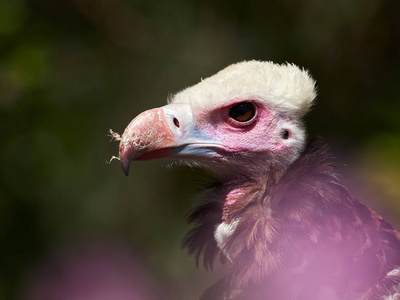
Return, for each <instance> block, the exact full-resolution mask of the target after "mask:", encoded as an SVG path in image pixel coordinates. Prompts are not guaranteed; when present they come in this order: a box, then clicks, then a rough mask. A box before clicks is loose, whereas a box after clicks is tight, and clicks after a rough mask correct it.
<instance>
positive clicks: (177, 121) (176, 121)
mask: <svg viewBox="0 0 400 300" xmlns="http://www.w3.org/2000/svg"><path fill="white" fill-rule="evenodd" d="M174 124H175V126H176V127H178V128H179V120H178V119H177V118H174Z"/></svg>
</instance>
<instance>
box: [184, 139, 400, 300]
mask: <svg viewBox="0 0 400 300" xmlns="http://www.w3.org/2000/svg"><path fill="white" fill-rule="evenodd" d="M335 169H336V166H335V162H334V160H333V159H332V157H331V155H330V153H329V151H328V150H327V147H326V146H324V145H322V144H321V142H319V141H314V142H311V143H309V144H308V145H307V147H306V149H305V151H304V153H303V154H302V155H301V156H300V157H299V158H298V159H297V160H296V161H295V162H294V163H293V164H292V165H291V166H290V167H289V168H288V169H287V171H286V172H285V173H284V174H283V175H282V176H281V177H280V178H278V179H271V178H269V177H260V176H255V177H253V178H247V177H246V178H237V179H236V180H235V188H237V187H238V184H239V183H240V182H241V183H242V185H241V188H242V190H244V191H245V193H243V194H241V196H240V197H241V198H240V201H236V202H234V203H233V204H230V205H229V204H227V203H228V201H227V198H226V195H227V194H229V192H228V191H230V190H231V187H230V184H229V183H228V184H218V185H216V186H215V187H214V188H213V190H212V191H210V192H208V193H209V194H208V195H207V196H206V198H207V202H206V204H203V205H201V206H199V207H198V208H196V209H195V210H194V211H193V212H192V213H191V215H190V216H189V219H188V221H189V222H195V223H196V224H197V226H196V227H195V228H194V229H192V231H191V232H190V233H189V235H188V236H187V237H186V240H185V246H186V247H187V248H188V249H189V252H190V253H192V254H194V255H196V257H197V260H199V259H200V256H201V255H202V254H203V256H204V257H203V259H204V264H205V265H206V266H207V267H212V262H213V260H214V258H215V257H217V256H218V255H219V256H221V255H220V251H221V250H220V249H219V248H218V247H216V244H215V241H214V238H213V237H214V231H215V228H216V226H217V225H218V224H219V223H220V222H221V220H225V222H227V223H229V222H232V220H240V222H238V224H237V226H236V229H235V231H234V232H233V234H232V235H231V236H230V237H229V239H228V240H227V241H226V243H225V244H224V245H223V247H222V250H223V251H226V252H227V253H229V257H230V259H231V262H227V263H228V264H229V268H230V269H231V271H230V272H229V275H228V276H227V277H226V278H224V279H223V280H222V281H221V282H219V283H218V284H217V285H216V286H215V287H213V288H212V289H211V290H210V291H212V294H213V295H214V296H216V295H217V294H218V293H217V292H216V290H220V294H219V297H220V298H216V299H271V300H273V299H309V300H311V299H341V300H344V299H349V300H351V299H361V297H363V298H362V299H363V300H366V299H384V298H382V295H384V291H386V292H387V294H388V293H390V292H392V293H394V291H395V289H396V284H397V286H399V278H400V276H399V275H400V272H397V273H396V272H393V273H392V274H390V273H389V272H391V271H392V270H395V269H396V268H397V267H398V266H399V265H400V235H399V233H398V232H397V231H395V230H394V229H393V228H392V227H391V226H390V225H389V224H388V223H387V222H385V221H384V220H383V219H382V218H381V217H380V216H379V215H378V214H377V213H376V212H374V211H372V210H371V209H369V208H368V207H366V206H365V205H364V204H362V203H360V202H359V201H358V200H356V199H355V198H353V197H352V196H351V195H350V194H349V192H348V190H347V189H346V188H345V187H344V186H343V184H342V183H341V182H340V180H339V179H338V176H337V175H336V173H335ZM388 274H389V275H388ZM371 287H374V288H371ZM210 291H209V292H208V294H210ZM363 294H364V296H362V295H363ZM376 294H379V295H381V298H373V296H372V295H376ZM206 295H207V294H206ZM208 297H210V296H208ZM204 299H206V298H204ZM210 299H211V298H210Z"/></svg>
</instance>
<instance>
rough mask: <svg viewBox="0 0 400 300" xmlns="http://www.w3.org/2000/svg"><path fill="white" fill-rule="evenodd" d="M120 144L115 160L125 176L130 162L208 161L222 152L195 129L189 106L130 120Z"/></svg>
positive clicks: (162, 109) (170, 107) (154, 111)
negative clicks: (173, 159)
mask: <svg viewBox="0 0 400 300" xmlns="http://www.w3.org/2000/svg"><path fill="white" fill-rule="evenodd" d="M117 139H119V140H120V145H119V159H120V161H121V166H122V169H123V171H124V173H125V175H127V176H128V174H129V165H130V162H131V161H132V160H150V159H156V158H164V157H172V158H180V159H190V160H209V159H215V158H217V157H220V156H221V153H222V152H224V151H226V149H225V147H224V146H223V145H221V143H219V142H218V141H216V140H215V139H213V138H210V136H209V135H208V134H206V133H204V132H202V131H201V130H199V129H198V128H197V127H196V121H195V119H194V118H193V115H192V109H191V107H190V105H189V104H183V103H179V104H178V103H176V104H169V105H165V106H163V107H160V108H154V109H150V110H148V111H145V112H143V113H141V114H140V115H138V116H137V117H136V118H134V119H133V120H132V121H131V122H130V124H129V125H128V126H127V127H126V129H125V131H124V133H123V135H122V137H119V136H117Z"/></svg>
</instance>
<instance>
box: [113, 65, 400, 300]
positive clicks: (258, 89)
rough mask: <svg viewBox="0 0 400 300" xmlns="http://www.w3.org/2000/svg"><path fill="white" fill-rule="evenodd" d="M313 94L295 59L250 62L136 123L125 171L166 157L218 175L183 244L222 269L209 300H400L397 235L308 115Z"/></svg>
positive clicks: (125, 142) (128, 138)
mask: <svg viewBox="0 0 400 300" xmlns="http://www.w3.org/2000/svg"><path fill="white" fill-rule="evenodd" d="M315 97H316V87H315V81H314V80H313V79H312V77H311V76H310V74H309V72H308V71H306V70H304V69H302V68H299V67H297V66H296V65H294V64H289V63H286V64H275V63H273V62H262V61H244V62H240V63H236V64H233V65H230V66H228V67H227V68H225V69H223V70H222V71H220V72H218V73H217V74H215V75H213V76H211V77H209V78H206V79H202V80H201V81H200V82H199V83H198V84H196V85H194V86H191V87H189V88H186V89H184V90H182V91H180V92H179V93H177V94H175V95H173V96H171V97H170V99H169V101H168V104H167V105H165V106H162V107H159V108H154V109H150V110H147V111H145V112H143V113H141V114H139V115H138V116H137V117H136V118H134V119H133V120H132V121H131V122H130V123H129V125H128V126H127V127H126V129H125V131H124V133H123V134H122V135H119V134H118V133H115V132H113V131H111V133H112V134H113V136H114V137H115V138H116V139H117V140H118V141H119V143H120V144H119V157H118V159H119V160H120V162H121V165H122V169H123V171H124V172H125V174H126V175H128V173H129V166H130V163H131V161H139V160H151V159H157V158H169V159H171V160H173V161H180V162H183V163H187V164H189V165H196V166H200V167H202V168H205V169H208V170H211V171H212V172H213V173H215V175H216V178H217V179H218V180H217V182H215V183H213V184H212V185H210V186H209V187H208V188H207V189H205V191H204V192H203V194H202V195H201V196H200V197H199V198H200V199H199V202H200V203H199V206H198V207H197V208H195V209H193V210H192V211H191V212H190V213H189V215H188V221H189V223H191V224H192V226H193V227H192V229H191V230H190V231H189V233H188V234H187V236H186V237H185V239H184V241H183V244H184V246H185V247H186V248H187V249H188V251H189V253H190V254H192V255H194V256H195V258H196V261H197V262H199V261H200V262H202V263H203V264H204V266H205V267H206V268H212V266H213V262H214V260H215V259H216V258H218V259H220V260H221V261H222V262H223V263H224V264H225V266H226V275H224V277H223V278H222V279H220V280H219V281H218V282H217V283H215V284H214V285H213V286H211V287H210V288H209V289H207V290H206V291H205V293H204V295H203V296H202V299H204V300H212V299H219V300H228V299H229V300H233V299H235V300H239V299H240V300H241V299H245V300H247V299H248V300H264V299H266V300H395V299H400V234H399V232H398V231H396V230H394V229H393V227H392V226H391V225H390V224H389V223H388V222H386V221H385V220H384V219H383V218H382V217H381V216H380V215H378V214H377V213H376V212H375V211H373V210H372V209H370V208H369V207H367V206H366V205H364V204H363V203H361V202H360V201H358V200H357V199H355V198H354V197H353V196H352V195H351V194H350V193H349V191H348V189H347V188H346V187H345V186H344V185H343V183H342V182H341V181H340V179H339V178H338V174H337V163H336V162H335V160H334V159H333V158H332V154H331V153H330V151H329V149H328V148H327V146H326V145H325V143H324V142H322V141H321V139H317V140H313V141H310V142H307V141H306V131H305V127H304V124H303V121H302V118H303V116H304V115H305V114H306V113H307V112H308V111H309V110H310V107H311V106H312V105H313V101H314V99H315Z"/></svg>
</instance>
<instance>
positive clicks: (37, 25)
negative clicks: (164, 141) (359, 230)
mask: <svg viewBox="0 0 400 300" xmlns="http://www.w3.org/2000/svg"><path fill="white" fill-rule="evenodd" d="M399 11H400V1H396V0H392V1H390V0H354V1H347V0H338V1H319V0H307V1H291V0H269V1H265V0H263V1H209V0H206V1H204V0H203V1H187V0H168V1H161V0H64V1H54V0H31V1H29V0H0V45H1V48H0V49H1V50H0V51H1V52H0V124H1V148H0V155H1V156H0V159H1V163H0V182H1V183H0V261H1V267H0V299H38V300H39V299H40V300H44V299H65V300H77V299H113V300H122V299H124V300H125V299H133V300H137V299H145V300H147V299H177V300H180V299H182V300H183V299H185V300H186V299H197V298H198V296H199V295H200V294H201V292H202V290H204V289H205V288H206V286H208V285H210V284H211V282H213V281H215V280H216V278H217V277H218V273H219V272H218V271H217V272H216V274H215V273H210V272H206V271H204V270H202V269H201V268H200V269H198V270H197V269H196V267H195V263H194V260H193V259H192V258H190V257H188V255H187V253H186V251H184V250H182V249H181V248H180V241H181V239H182V237H183V236H184V233H185V232H186V231H187V230H188V228H189V227H188V225H186V224H185V219H184V215H185V213H186V212H187V211H188V210H189V209H190V208H192V207H194V206H195V204H196V199H195V194H196V189H197V186H198V181H201V177H202V176H203V175H198V173H197V172H194V171H193V170H190V169H186V168H182V167H175V168H173V169H172V170H171V169H169V168H165V166H162V164H161V163H160V161H151V162H146V163H143V162H137V163H134V164H133V165H132V169H131V175H130V176H129V177H128V178H126V177H125V176H124V175H123V173H122V171H121V169H120V166H119V163H118V162H115V161H114V162H112V163H110V164H107V163H106V162H107V161H108V160H109V159H110V158H111V156H112V155H117V152H118V143H116V142H110V137H109V136H108V130H109V129H110V128H112V129H113V130H115V131H117V132H120V133H121V132H122V131H123V129H124V128H125V126H126V125H127V124H128V123H129V121H130V120H131V119H132V118H133V117H134V116H136V115H137V114H138V113H140V112H141V111H143V110H145V109H149V108H153V107H156V106H161V105H163V104H165V103H166V98H167V97H168V95H170V94H172V93H175V92H177V91H179V90H181V89H183V88H185V87H187V86H189V85H192V84H195V83H197V82H198V81H199V80H200V78H205V77H208V76H210V75H212V74H214V73H215V72H217V71H218V70H220V69H222V68H224V67H225V66H227V65H229V64H231V63H234V62H238V61H242V60H250V59H257V60H272V61H275V62H277V63H284V62H293V63H295V64H297V65H299V66H302V67H305V68H306V69H309V70H310V72H311V73H312V75H313V76H314V78H315V79H316V80H317V82H318V93H319V96H318V104H317V105H316V106H315V107H314V109H313V110H312V112H311V113H310V114H309V115H308V116H307V117H306V123H307V126H308V128H309V136H310V137H315V136H323V137H324V138H325V139H326V140H327V141H328V142H329V144H330V145H331V148H332V149H333V151H334V152H335V155H336V156H337V157H338V159H339V160H340V161H341V162H342V163H343V164H346V165H347V167H343V173H344V178H343V180H344V181H346V182H347V183H348V184H349V185H350V189H351V191H352V193H353V194H355V195H356V196H358V197H359V198H362V200H363V201H364V202H366V203H368V204H369V205H370V206H372V207H373V208H374V209H376V210H377V211H378V212H379V213H380V214H382V215H383V216H384V217H385V218H387V219H388V220H389V221H390V222H392V224H393V225H394V226H395V227H397V228H398V229H399V228H400V220H399V216H400V155H399V153H400V118H399V113H400V109H399V104H400V89H399V85H398V82H399V79H400V21H399V17H398V13H399ZM217 269H218V267H217ZM107 295H108V296H107Z"/></svg>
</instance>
